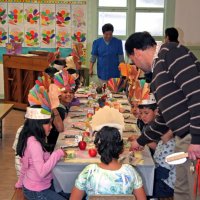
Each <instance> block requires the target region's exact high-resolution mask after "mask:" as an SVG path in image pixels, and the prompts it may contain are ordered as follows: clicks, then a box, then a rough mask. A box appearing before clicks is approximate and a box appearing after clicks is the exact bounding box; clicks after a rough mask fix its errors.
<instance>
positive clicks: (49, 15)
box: [40, 4, 55, 26]
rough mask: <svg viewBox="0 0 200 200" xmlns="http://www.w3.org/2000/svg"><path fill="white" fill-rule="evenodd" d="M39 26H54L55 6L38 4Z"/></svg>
mask: <svg viewBox="0 0 200 200" xmlns="http://www.w3.org/2000/svg"><path fill="white" fill-rule="evenodd" d="M40 16H41V18H40V24H41V25H42V26H49V25H55V5H54V4H46V5H45V4H40Z"/></svg>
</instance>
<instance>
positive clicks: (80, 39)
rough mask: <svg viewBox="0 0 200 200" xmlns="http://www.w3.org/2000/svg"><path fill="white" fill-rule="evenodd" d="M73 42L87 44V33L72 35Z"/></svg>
mask: <svg viewBox="0 0 200 200" xmlns="http://www.w3.org/2000/svg"><path fill="white" fill-rule="evenodd" d="M72 40H73V41H75V42H85V41H86V33H82V32H81V31H77V32H75V33H74V34H73V35H72Z"/></svg>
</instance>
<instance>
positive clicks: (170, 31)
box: [165, 27, 178, 42]
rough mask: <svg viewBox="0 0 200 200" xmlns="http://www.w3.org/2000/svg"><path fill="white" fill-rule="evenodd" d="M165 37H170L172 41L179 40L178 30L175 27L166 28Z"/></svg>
mask: <svg viewBox="0 0 200 200" xmlns="http://www.w3.org/2000/svg"><path fill="white" fill-rule="evenodd" d="M165 37H168V38H169V41H170V42H178V31H177V30H176V29H175V28H174V27H171V28H167V29H165Z"/></svg>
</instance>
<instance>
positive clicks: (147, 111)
mask: <svg viewBox="0 0 200 200" xmlns="http://www.w3.org/2000/svg"><path fill="white" fill-rule="evenodd" d="M138 108H139V113H140V116H141V120H142V121H143V123H144V125H143V128H142V131H141V132H142V134H143V133H144V132H145V129H146V127H147V126H148V124H150V123H151V122H153V121H154V119H155V117H156V115H157V112H158V109H157V104H156V100H155V97H154V95H153V94H150V95H149V97H148V99H143V100H142V101H141V102H140V103H139V104H138ZM134 139H136V138H135V136H133V137H130V138H129V140H130V141H132V140H134ZM148 146H149V148H150V151H151V154H152V155H153V154H154V151H155V149H156V146H157V142H151V143H149V144H148Z"/></svg>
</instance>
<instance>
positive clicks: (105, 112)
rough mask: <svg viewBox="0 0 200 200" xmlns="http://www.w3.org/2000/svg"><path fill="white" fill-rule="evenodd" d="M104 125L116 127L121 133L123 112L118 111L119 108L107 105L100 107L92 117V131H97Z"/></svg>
mask: <svg viewBox="0 0 200 200" xmlns="http://www.w3.org/2000/svg"><path fill="white" fill-rule="evenodd" d="M104 126H109V127H113V128H117V129H118V130H119V131H120V133H121V134H122V132H123V129H124V117H123V114H122V113H120V112H119V110H117V109H115V108H111V107H109V106H104V107H103V108H100V109H99V110H98V111H96V113H95V115H93V117H92V121H91V127H92V131H93V132H94V131H99V130H101V129H102V128H103V127H104Z"/></svg>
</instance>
